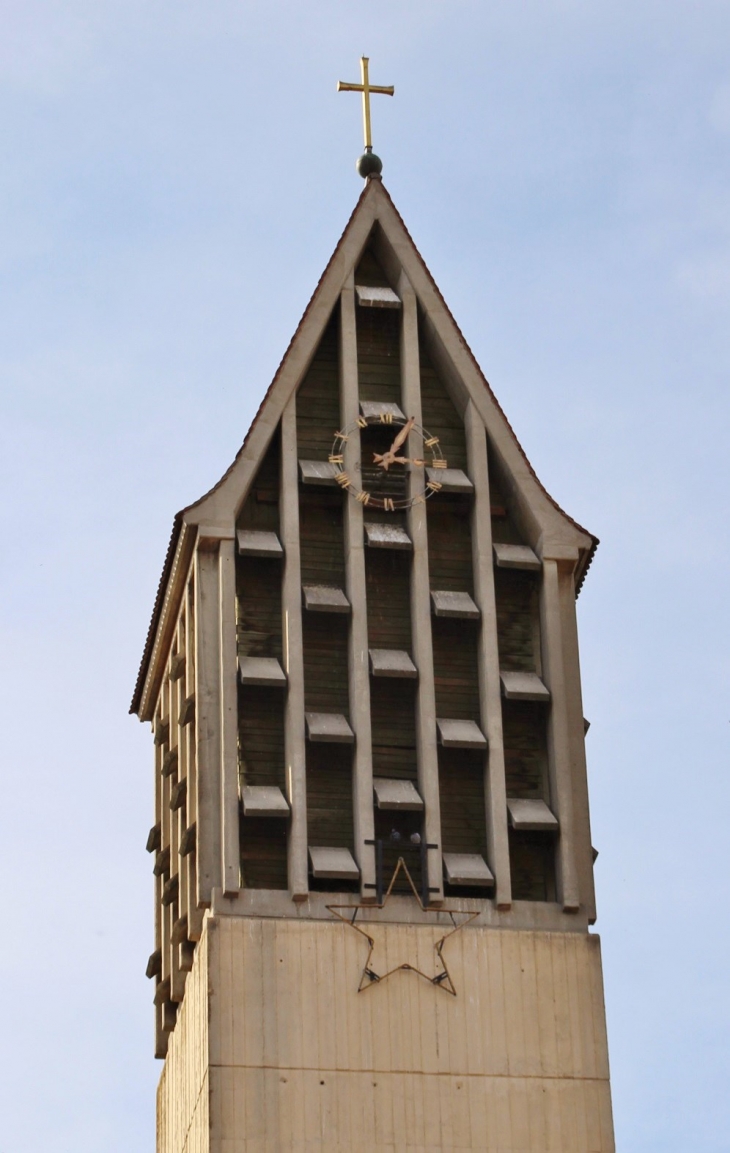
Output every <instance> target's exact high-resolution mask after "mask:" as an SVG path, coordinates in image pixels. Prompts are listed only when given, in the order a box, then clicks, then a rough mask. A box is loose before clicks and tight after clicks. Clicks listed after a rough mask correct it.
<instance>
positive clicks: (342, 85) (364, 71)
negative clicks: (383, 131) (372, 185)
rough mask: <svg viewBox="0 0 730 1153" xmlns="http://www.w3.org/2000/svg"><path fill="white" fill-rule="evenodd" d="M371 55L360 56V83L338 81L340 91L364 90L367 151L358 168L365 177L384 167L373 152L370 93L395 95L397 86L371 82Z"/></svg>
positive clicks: (364, 122)
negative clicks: (369, 71) (384, 85)
mask: <svg viewBox="0 0 730 1153" xmlns="http://www.w3.org/2000/svg"><path fill="white" fill-rule="evenodd" d="M369 62H370V61H369V57H367V56H361V57H360V76H361V81H362V82H361V83H360V84H348V83H346V82H345V81H344V80H339V81H338V82H337V91H338V92H362V123H363V132H364V136H365V152H364V153H363V155H362V156H361V157H360V159H359V160H358V161H357V170H358V172H359V173H360V175H361V176H362V177H363V178H367V177H368V176H379V175H380V172H381V171H382V168H383V163H382V161H381V159H380V157H379V156H376V155H375V153H374V152H373V141H372V134H371V130H370V93H371V92H377V93H379V94H380V95H381V96H393V95H394V93H395V88H394V87H393V85H392V84H390V85H388V86H387V87H383V86H382V85H379V84H371V83H370V78H369V76H368V64H369Z"/></svg>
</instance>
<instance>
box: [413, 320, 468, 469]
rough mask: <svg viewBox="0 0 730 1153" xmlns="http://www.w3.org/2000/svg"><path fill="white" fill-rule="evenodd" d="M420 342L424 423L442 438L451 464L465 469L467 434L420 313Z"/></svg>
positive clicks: (443, 448)
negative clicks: (431, 351) (428, 346)
mask: <svg viewBox="0 0 730 1153" xmlns="http://www.w3.org/2000/svg"><path fill="white" fill-rule="evenodd" d="M419 337H420V339H419V345H420V359H421V410H422V415H423V427H424V428H425V429H427V430H428V431H429V432H430V433H431V435H432V436H437V437H438V438H439V443H440V445H441V451H442V452H443V454H444V456H445V457H446V460H447V462H448V464H449V466H450V467H451V468H461V469H464V471H466V438H465V435H464V424H463V422H462V420H461V417H460V416H459V414H458V412H457V411H456V409H455V408H454V405H453V403H452V401H451V397H450V396H449V394H448V392H447V391H446V388H445V386H444V385H443V383H442V382H441V380H440V379H439V375H438V372H437V371H436V368H435V366H434V364H433V363H432V361H431V358H430V356H429V355H428V352H427V351H426V347H425V343H424V339H423V326H422V324H421V323H420V317H419Z"/></svg>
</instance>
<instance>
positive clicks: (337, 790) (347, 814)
mask: <svg viewBox="0 0 730 1153" xmlns="http://www.w3.org/2000/svg"><path fill="white" fill-rule="evenodd" d="M352 756H353V752H352V745H318V744H311V743H308V744H307V839H308V842H309V844H310V845H324V846H327V847H328V848H336V849H350V850H352V848H353V845H354V832H353V820H352ZM327 885H328V887H334V885H333V882H331V881H328V882H327Z"/></svg>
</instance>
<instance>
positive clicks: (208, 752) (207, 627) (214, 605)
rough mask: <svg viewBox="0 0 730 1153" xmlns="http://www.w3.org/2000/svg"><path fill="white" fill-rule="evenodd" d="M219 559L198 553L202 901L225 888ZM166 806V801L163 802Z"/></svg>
mask: <svg viewBox="0 0 730 1153" xmlns="http://www.w3.org/2000/svg"><path fill="white" fill-rule="evenodd" d="M218 580H219V578H218V557H217V555H216V553H214V552H208V551H205V550H203V549H201V548H200V547H198V548H197V549H196V550H195V709H196V735H197V766H198V772H197V782H196V785H197V796H196V811H197V831H198V836H197V864H198V869H197V878H196V880H197V901H198V904H200V905H205V906H208V905H210V902H211V897H212V893H213V889H214V888H220V887H221V861H222V853H221V819H220V798H221V733H220V716H221V712H220V625H219V603H220V590H219V585H218ZM163 804H164V799H163Z"/></svg>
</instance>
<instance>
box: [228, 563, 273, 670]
mask: <svg viewBox="0 0 730 1153" xmlns="http://www.w3.org/2000/svg"><path fill="white" fill-rule="evenodd" d="M281 564H282V562H281V561H280V560H270V559H268V558H264V557H247V556H243V557H238V558H237V564H236V599H237V614H238V616H237V625H238V652H239V656H250V657H276V658H277V660H279V661H280V660H281V655H282V650H281Z"/></svg>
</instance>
